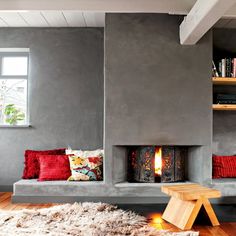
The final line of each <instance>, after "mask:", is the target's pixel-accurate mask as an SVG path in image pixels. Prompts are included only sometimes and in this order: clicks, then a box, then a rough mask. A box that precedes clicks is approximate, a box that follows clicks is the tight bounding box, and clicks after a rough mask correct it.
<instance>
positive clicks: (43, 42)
mask: <svg viewBox="0 0 236 236" xmlns="http://www.w3.org/2000/svg"><path fill="white" fill-rule="evenodd" d="M103 45H104V44H103V29H101V28H80V29H79V28H67V29H66V28H57V29H56V28H50V29H49V28H38V29H36V28H9V29H6V28H0V47H1V48H4V47H7V48H9V47H14V48H22V47H23V48H30V76H29V108H30V123H31V125H32V127H31V128H18V129H17V128H8V129H7V128H0V167H1V168H0V186H1V188H0V191H1V190H6V189H9V186H12V184H13V182H15V181H16V180H18V179H20V178H21V175H22V170H23V153H24V150H25V149H50V148H59V147H67V145H70V146H72V147H73V148H84V149H85V148H86V149H92V148H98V147H102V146H103V85H104V84H103V81H104V77H103V56H104V53H103V47H104V46H103Z"/></svg>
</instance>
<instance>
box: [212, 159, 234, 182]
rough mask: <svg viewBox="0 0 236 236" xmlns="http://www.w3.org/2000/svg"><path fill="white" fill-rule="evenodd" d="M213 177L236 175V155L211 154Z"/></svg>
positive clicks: (232, 176)
mask: <svg viewBox="0 0 236 236" xmlns="http://www.w3.org/2000/svg"><path fill="white" fill-rule="evenodd" d="M212 164H213V165H212V166H213V176H212V177H213V179H219V178H234V177H236V156H216V155H214V156H213V162H212Z"/></svg>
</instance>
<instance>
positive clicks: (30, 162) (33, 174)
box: [22, 148, 65, 179]
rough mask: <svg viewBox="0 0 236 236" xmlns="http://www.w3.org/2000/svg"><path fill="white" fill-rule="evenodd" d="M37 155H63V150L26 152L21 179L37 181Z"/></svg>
mask: <svg viewBox="0 0 236 236" xmlns="http://www.w3.org/2000/svg"><path fill="white" fill-rule="evenodd" d="M38 154H42V155H44V154H48V155H63V154H65V148H62V149H55V150H46V151H34V150H26V151H25V168H24V173H23V176H22V178H23V179H37V178H38V177H39V162H38V159H37V155H38Z"/></svg>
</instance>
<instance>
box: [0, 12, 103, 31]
mask: <svg viewBox="0 0 236 236" xmlns="http://www.w3.org/2000/svg"><path fill="white" fill-rule="evenodd" d="M104 24H105V13H104V12H81V11H17V12H7V11H5V12H0V27H104Z"/></svg>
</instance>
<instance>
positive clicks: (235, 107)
mask: <svg viewBox="0 0 236 236" xmlns="http://www.w3.org/2000/svg"><path fill="white" fill-rule="evenodd" d="M212 108H213V110H215V111H236V104H235V105H224V104H213V105H212Z"/></svg>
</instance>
